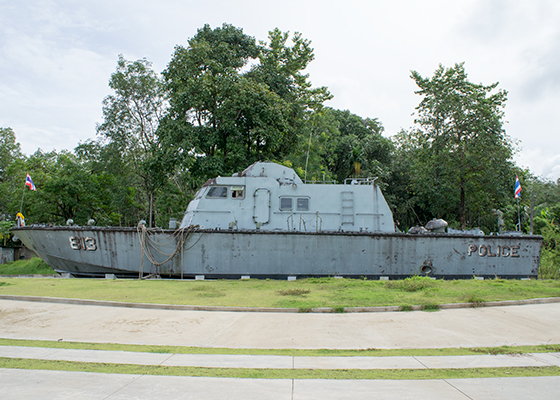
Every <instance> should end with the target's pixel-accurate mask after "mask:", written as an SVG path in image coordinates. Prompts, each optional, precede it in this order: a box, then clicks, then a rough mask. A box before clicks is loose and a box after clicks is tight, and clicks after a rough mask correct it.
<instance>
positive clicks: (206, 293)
mask: <svg viewBox="0 0 560 400" xmlns="http://www.w3.org/2000/svg"><path fill="white" fill-rule="evenodd" d="M411 288H413V290H411ZM0 294H6V295H24V296H45V297H62V298H80V299H92V300H107V301H118V302H131V303H155V304H178V305H201V306H229V307H279V308H294V309H297V310H300V311H301V312H309V311H312V310H313V309H314V308H326V309H330V310H331V311H333V312H342V311H344V308H348V307H375V306H397V307H400V308H401V309H402V310H405V311H406V310H409V309H410V306H411V305H419V306H422V307H423V308H424V309H426V310H436V309H437V308H439V305H440V304H446V303H472V304H473V305H474V306H482V305H484V303H486V302H489V301H503V300H520V299H532V298H541V297H560V281H556V280H526V281H521V280H504V279H489V280H476V279H469V280H455V281H447V280H432V279H428V278H408V279H405V280H402V281H385V282H383V281H373V280H361V279H334V278H309V279H302V280H297V281H290V282H288V281H278V280H256V279H249V280H215V281H211V280H205V281H195V280H184V281H179V280H174V281H171V280H122V279H121V280H119V279H117V280H105V279H40V278H18V279H11V278H0Z"/></svg>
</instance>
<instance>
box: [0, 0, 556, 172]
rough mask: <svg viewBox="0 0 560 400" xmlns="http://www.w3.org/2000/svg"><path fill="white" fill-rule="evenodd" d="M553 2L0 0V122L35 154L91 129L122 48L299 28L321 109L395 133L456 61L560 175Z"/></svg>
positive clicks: (542, 165)
mask: <svg viewBox="0 0 560 400" xmlns="http://www.w3.org/2000/svg"><path fill="white" fill-rule="evenodd" d="M558 21H560V2H558V1H555V0H550V1H549V0H532V1H524V0H455V1H449V0H393V1H387V0H383V1H378V0H362V1H357V0H345V1H334V0H297V1H295V0H283V1H267V0H237V1H225V0H224V1H221V0H206V1H191V0H158V1H157V2H156V1H148V0H110V1H109V0H96V1H91V0H89V1H88V0H55V1H52V0H51V1H50V0H18V1H12V0H0V127H3V128H7V127H10V128H12V129H13V130H14V132H15V134H16V139H17V141H18V142H19V143H20V144H21V148H22V151H23V152H24V153H25V154H27V155H30V154H32V153H34V152H35V151H36V150H37V149H38V148H40V149H42V150H43V151H51V150H53V149H55V150H57V151H60V150H63V149H67V150H73V149H74V148H75V147H76V146H77V145H78V144H79V143H81V142H84V141H86V140H88V139H95V137H96V124H98V123H101V122H102V101H103V99H104V98H105V97H106V96H107V95H109V94H111V90H110V88H109V87H108V81H109V78H110V76H111V74H112V73H113V72H114V71H115V69H116V65H117V59H118V56H119V54H122V55H123V56H124V58H125V59H127V60H137V59H141V58H146V59H147V60H149V61H151V62H152V63H153V68H154V70H155V71H156V72H161V71H163V70H164V69H165V68H166V66H167V64H168V63H169V61H170V60H171V57H172V55H173V51H174V47H175V46H176V45H182V46H187V41H188V39H189V38H191V37H193V36H194V35H196V32H197V29H199V28H201V27H203V26H204V25H205V24H209V25H210V26H211V27H212V28H215V27H218V26H221V25H222V24H223V23H228V24H232V25H234V26H236V27H238V28H242V29H243V32H244V33H245V34H247V35H250V36H253V37H255V38H256V39H257V40H266V39H267V35H268V32H269V31H271V30H273V29H274V28H279V29H280V30H281V31H283V32H285V31H289V32H291V33H293V32H300V33H301V34H302V36H303V37H304V38H306V39H308V40H310V41H311V42H312V45H311V46H312V47H313V48H314V54H315V60H314V61H313V62H312V63H311V64H310V65H309V67H308V68H307V70H306V72H307V73H308V74H309V77H310V81H311V82H312V84H313V86H316V87H318V86H327V87H328V88H329V90H330V92H331V93H332V94H333V96H334V97H333V99H332V100H330V101H328V102H327V103H326V105H328V106H330V107H333V108H337V109H341V110H350V111H351V112H352V113H354V114H357V115H359V116H361V117H363V118H366V117H369V118H377V119H378V120H379V121H380V122H381V123H382V124H383V126H384V128H385V132H384V135H385V136H387V137H390V136H392V135H394V134H396V133H398V132H399V131H400V130H401V129H409V128H411V127H412V126H413V123H414V116H413V115H412V114H413V113H414V112H415V107H417V106H418V104H419V102H420V100H421V98H420V96H419V95H417V94H415V93H414V92H415V91H416V90H417V87H416V85H415V83H414V81H413V80H412V79H411V78H410V75H411V71H413V70H414V71H418V72H419V73H420V74H421V75H422V76H423V77H431V76H432V75H433V73H434V71H435V70H436V69H437V68H438V66H439V65H440V64H442V65H443V66H444V67H453V66H454V65H455V63H459V62H464V63H465V70H466V72H467V73H468V78H469V80H470V81H471V82H473V83H482V84H484V85H489V84H492V83H495V82H499V86H498V87H499V88H501V89H505V90H507V91H508V101H507V103H506V104H507V105H506V109H505V112H506V115H505V121H506V124H505V125H504V128H505V130H506V133H507V134H508V135H509V136H510V137H511V138H512V139H513V140H514V141H516V142H517V143H518V145H519V147H518V149H519V152H518V153H517V155H516V156H515V161H516V163H517V164H518V165H519V166H520V167H522V168H528V169H529V170H530V171H531V172H532V173H533V174H535V175H537V176H539V177H541V178H543V179H551V180H554V181H556V180H557V179H559V178H560V131H559V127H560V110H559V105H560V90H559V89H560V23H559V22H558Z"/></svg>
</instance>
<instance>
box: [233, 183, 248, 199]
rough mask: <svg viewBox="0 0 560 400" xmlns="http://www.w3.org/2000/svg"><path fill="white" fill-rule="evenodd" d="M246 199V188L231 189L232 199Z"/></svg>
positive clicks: (236, 187)
mask: <svg viewBox="0 0 560 400" xmlns="http://www.w3.org/2000/svg"><path fill="white" fill-rule="evenodd" d="M244 197H245V186H232V187H231V198H232V199H242V198H244Z"/></svg>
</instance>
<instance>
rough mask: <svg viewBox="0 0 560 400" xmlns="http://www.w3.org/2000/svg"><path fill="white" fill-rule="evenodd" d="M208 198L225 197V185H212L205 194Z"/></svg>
mask: <svg viewBox="0 0 560 400" xmlns="http://www.w3.org/2000/svg"><path fill="white" fill-rule="evenodd" d="M206 197H207V198H210V199H221V198H222V199H223V198H227V187H225V186H212V187H211V188H210V190H209V191H208V194H207V195H206Z"/></svg>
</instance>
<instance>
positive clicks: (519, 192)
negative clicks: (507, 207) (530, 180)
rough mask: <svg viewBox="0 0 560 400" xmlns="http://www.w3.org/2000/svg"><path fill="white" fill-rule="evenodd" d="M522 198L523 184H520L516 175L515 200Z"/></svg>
mask: <svg viewBox="0 0 560 400" xmlns="http://www.w3.org/2000/svg"><path fill="white" fill-rule="evenodd" d="M520 196H521V184H520V183H519V177H518V176H517V175H515V198H516V199H517V198H518V197H520Z"/></svg>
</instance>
